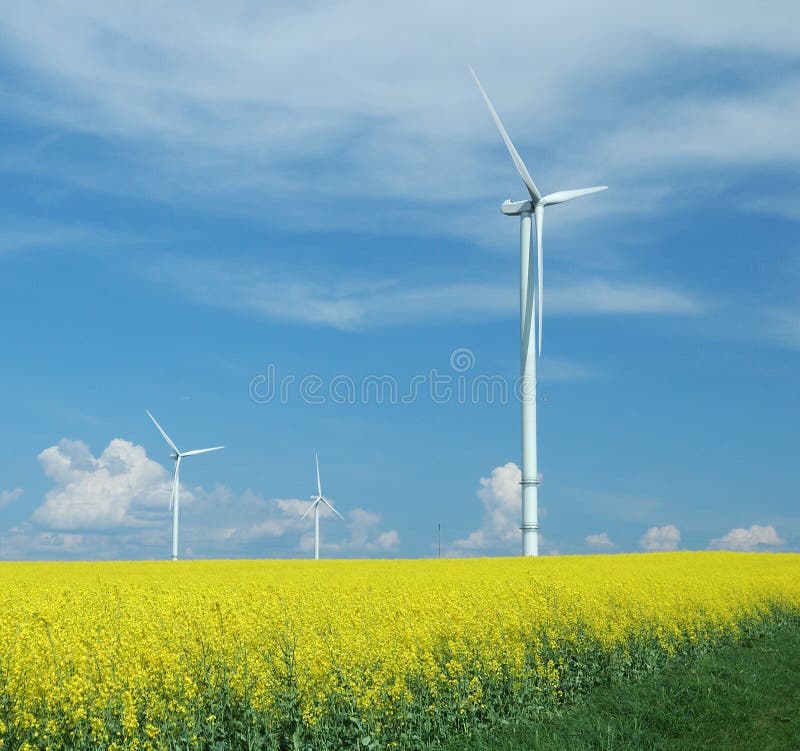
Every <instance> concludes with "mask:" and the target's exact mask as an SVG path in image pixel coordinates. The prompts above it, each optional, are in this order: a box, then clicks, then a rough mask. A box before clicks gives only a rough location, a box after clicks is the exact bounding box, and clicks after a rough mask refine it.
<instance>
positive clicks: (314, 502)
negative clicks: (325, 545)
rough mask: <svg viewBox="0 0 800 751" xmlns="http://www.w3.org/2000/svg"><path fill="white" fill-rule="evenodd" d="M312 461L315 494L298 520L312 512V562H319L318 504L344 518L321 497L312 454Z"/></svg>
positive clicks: (319, 483)
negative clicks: (315, 482) (315, 484)
mask: <svg viewBox="0 0 800 751" xmlns="http://www.w3.org/2000/svg"><path fill="white" fill-rule="evenodd" d="M314 461H316V463H317V494H316V495H312V496H311V505H310V506H309V507H308V510H307V511H306V513H305V514H303V516H301V517H300V519H301V520H302V519H305V518H306V517H307V516H308V515H309V514H310V513H311V512H312V511H313V512H314V560H315V561H318V560H319V504H320V503H324V504H325V505H326V506H327V507H328V508H329V509H330V510H331V511H333V513H334V514H336V516H338V517H339V518H340V519H342V520H343V521H344V517H343V516H342V515H341V514H340V513H339V512H338V511H337V510H336V509H335V508H334V507H333V506H331V504H330V503H329V502H328V499H327V498H325V497H323V495H322V482H321V481H320V479H319V457H318V456H317V454H316V452H315V453H314Z"/></svg>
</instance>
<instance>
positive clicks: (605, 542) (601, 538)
mask: <svg viewBox="0 0 800 751" xmlns="http://www.w3.org/2000/svg"><path fill="white" fill-rule="evenodd" d="M584 539H585V540H586V542H587V544H589V545H590V546H591V547H593V548H599V549H608V548H615V547H616V545H614V543H613V542H612V540H611V538H610V537H609V536H608V532H600V533H599V534H596V535H586V537H585V538H584Z"/></svg>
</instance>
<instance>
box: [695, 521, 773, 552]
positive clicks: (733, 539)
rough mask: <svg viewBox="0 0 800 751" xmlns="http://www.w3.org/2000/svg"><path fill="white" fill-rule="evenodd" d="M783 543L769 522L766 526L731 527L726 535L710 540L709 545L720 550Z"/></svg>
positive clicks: (753, 547) (771, 545) (752, 548)
mask: <svg viewBox="0 0 800 751" xmlns="http://www.w3.org/2000/svg"><path fill="white" fill-rule="evenodd" d="M783 543H784V540H782V539H781V538H780V537H778V533H777V532H776V531H775V528H774V527H773V526H772V525H771V524H770V525H768V526H766V527H762V526H760V525H758V524H753V526H752V527H750V529H743V528H741V527H738V528H736V529H732V530H731V531H730V532H728V533H727V534H726V535H723V536H722V537H717V538H715V539H713V540H711V542H710V543H709V547H710V548H719V549H722V550H755V549H757V548H758V547H759V546H766V547H774V546H776V545H783Z"/></svg>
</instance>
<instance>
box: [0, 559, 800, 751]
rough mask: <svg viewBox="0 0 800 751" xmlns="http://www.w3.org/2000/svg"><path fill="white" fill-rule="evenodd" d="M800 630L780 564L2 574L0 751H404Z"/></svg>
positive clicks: (473, 564)
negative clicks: (345, 748) (754, 635)
mask: <svg viewBox="0 0 800 751" xmlns="http://www.w3.org/2000/svg"><path fill="white" fill-rule="evenodd" d="M798 612H800V556H798V555H789V554H779V555H778V554H776V555H767V554H761V555H758V554H735V553H722V552H720V553H665V554H649V555H617V556H582V557H560V558H539V559H473V560H447V561H444V560H443V561H437V560H433V561H431V560H426V561H320V562H314V561H291V562H289V561H198V562H171V561H168V562H125V563H6V564H0V747H2V748H5V749H9V748H15V749H16V748H21V749H26V750H27V749H34V748H36V749H38V748H42V749H44V748H52V749H64V748H87V749H88V748H112V749H145V748H191V747H208V748H213V747H214V745H213V742H222V741H225V742H231V743H234V741H233V740H231V739H232V738H233V737H234V735H236V734H238V735H236V737H238V738H239V739H240V741H238V742H239V745H238V746H237V745H235V744H234V745H232V746H231V747H241V748H250V747H252V748H258V747H264V748H269V747H275V748H278V747H286V743H287V741H286V739H287V738H290V739H291V738H294V739H295V740H296V739H303V742H304V743H307V744H310V745H312V746H313V745H316V746H317V747H324V745H325V744H326V743H329V744H331V745H332V746H335V745H336V744H341V745H347V744H348V743H353V744H358V743H361V744H362V745H363V746H367V747H369V746H370V744H371V745H372V746H383V745H389V746H391V745H399V746H401V747H403V746H404V745H405V746H407V747H414V744H415V743H416V742H417V741H419V740H420V739H423V740H424V739H425V738H431V737H436V736H437V733H443V732H449V731H452V730H453V729H458V728H460V727H467V726H469V725H470V723H475V722H480V721H481V720H482V718H484V717H487V716H489V715H492V716H496V715H497V714H498V713H504V712H505V713H509V714H515V713H516V714H520V713H525V712H526V711H528V710H530V711H533V710H535V709H536V708H537V707H542V706H546V705H547V704H548V703H552V702H557V701H559V700H560V699H561V698H562V697H563V695H564V693H565V692H567V693H570V692H572V691H575V690H580V689H581V688H582V687H584V686H590V685H592V684H593V683H595V682H597V681H599V680H605V679H607V678H608V677H611V676H613V675H616V674H619V675H626V674H631V673H636V672H637V671H644V670H648V669H651V668H652V667H654V666H656V665H658V664H661V663H662V662H663V661H664V660H667V659H670V658H671V656H674V655H678V654H683V653H686V652H692V651H695V650H703V649H708V648H711V647H713V646H714V645H715V644H717V643H719V642H721V641H731V640H736V639H737V638H738V637H739V635H740V634H742V633H743V632H746V631H748V630H752V629H757V628H761V627H767V626H768V625H769V624H770V623H771V622H772V621H773V620H774V619H778V618H786V617H793V614H797V613H798ZM259 744H262V745H259ZM219 747H220V748H222V747H223V746H219Z"/></svg>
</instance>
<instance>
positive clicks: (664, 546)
mask: <svg viewBox="0 0 800 751" xmlns="http://www.w3.org/2000/svg"><path fill="white" fill-rule="evenodd" d="M680 541H681V533H680V530H679V529H678V528H677V527H676V526H675V525H674V524H667V525H666V526H664V527H650V529H648V530H647V531H646V532H645V533H644V534H643V535H642V536H641V538H640V540H639V546H640V547H641V548H642V550H647V551H649V552H651V553H653V552H659V551H661V552H663V551H667V550H677V549H678V544H679V543H680Z"/></svg>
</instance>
